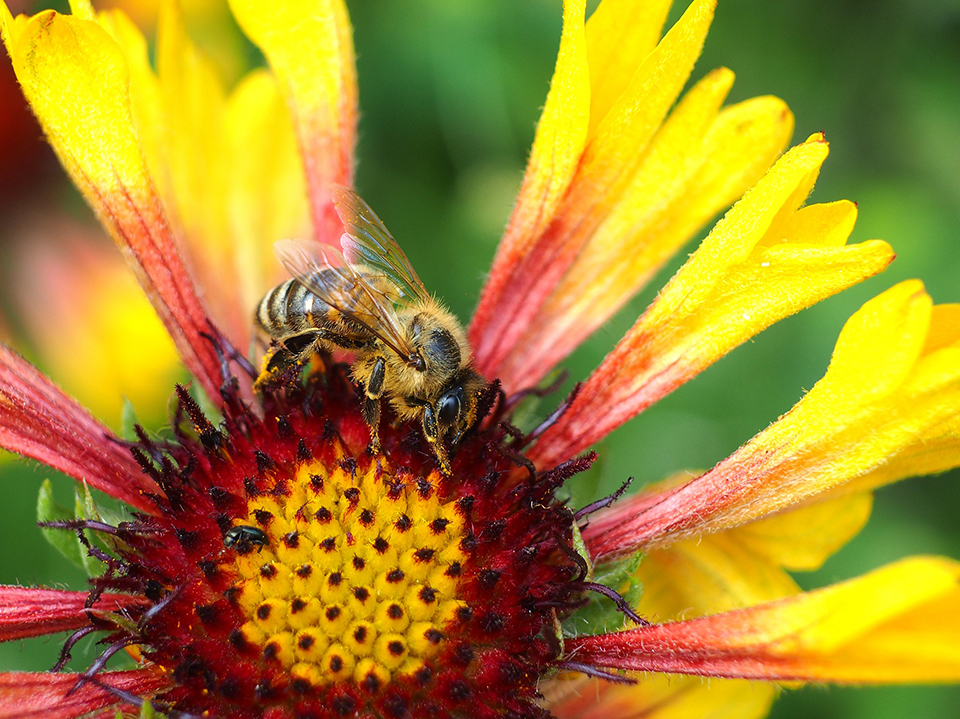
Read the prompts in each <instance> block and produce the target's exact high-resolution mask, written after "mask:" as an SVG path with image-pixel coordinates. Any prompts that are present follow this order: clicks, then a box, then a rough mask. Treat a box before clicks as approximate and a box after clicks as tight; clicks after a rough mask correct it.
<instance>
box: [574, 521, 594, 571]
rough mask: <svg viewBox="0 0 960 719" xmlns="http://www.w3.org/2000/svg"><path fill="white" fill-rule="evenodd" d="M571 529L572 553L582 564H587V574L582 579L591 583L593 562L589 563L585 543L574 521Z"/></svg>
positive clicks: (588, 554)
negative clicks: (580, 559) (574, 553)
mask: <svg viewBox="0 0 960 719" xmlns="http://www.w3.org/2000/svg"><path fill="white" fill-rule="evenodd" d="M572 527H573V551H574V552H576V553H577V554H579V555H580V557H581V558H582V559H583V561H584V562H586V563H587V574H586V576H585V577H584V581H586V582H592V581H594V578H593V562H591V561H590V552H589V551H587V543H586V542H584V541H583V534H582V533H581V532H580V526H579V525H578V524H577V523H576V521H574V522H573V523H572Z"/></svg>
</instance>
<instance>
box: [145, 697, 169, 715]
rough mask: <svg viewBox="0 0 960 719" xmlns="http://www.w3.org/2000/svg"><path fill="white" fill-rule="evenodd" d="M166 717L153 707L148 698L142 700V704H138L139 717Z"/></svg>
mask: <svg viewBox="0 0 960 719" xmlns="http://www.w3.org/2000/svg"><path fill="white" fill-rule="evenodd" d="M166 717H167V715H166V714H161V713H160V712H158V711H157V710H156V709H154V708H153V704H151V703H150V700H149V699H144V700H143V704H142V705H141V706H140V717H139V719H166Z"/></svg>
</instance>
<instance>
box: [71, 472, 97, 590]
mask: <svg viewBox="0 0 960 719" xmlns="http://www.w3.org/2000/svg"><path fill="white" fill-rule="evenodd" d="M82 486H83V491H82V492H81V490H80V488H77V491H76V493H75V494H74V498H73V506H74V513H75V516H76V518H77V519H94V520H97V521H100V519H101V517H100V512H99V511H98V510H97V503H96V502H95V501H94V500H93V493H91V492H90V488H89V487H88V486H87V484H86V482H84V483H83V485H82ZM84 535H85V536H86V537H87V541H89V542H90V543H91V544H93V543H94V540H93V538H92V537H90V535H89V534H88V533H87V531H86V530H84ZM77 543H78V544H80V541H79V540H77ZM81 550H82V552H81V554H80V562H81V566H82V567H83V571H85V572H86V573H87V576H89V577H98V576H100V575H101V574H102V573H103V562H101V561H100V560H99V559H97V558H96V557H91V556H90V553H89V552H88V551H87V548H86V547H84V546H83V545H82V544H81Z"/></svg>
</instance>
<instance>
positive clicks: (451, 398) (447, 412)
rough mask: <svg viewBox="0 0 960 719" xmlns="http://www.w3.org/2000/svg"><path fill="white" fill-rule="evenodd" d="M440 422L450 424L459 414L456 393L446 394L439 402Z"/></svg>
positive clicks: (458, 402)
mask: <svg viewBox="0 0 960 719" xmlns="http://www.w3.org/2000/svg"><path fill="white" fill-rule="evenodd" d="M439 415H440V424H442V425H452V424H453V423H454V422H455V421H456V419H457V417H459V416H460V397H458V396H457V395H456V394H452V393H451V394H448V395H447V396H446V397H444V398H443V400H441V402H440V411H439Z"/></svg>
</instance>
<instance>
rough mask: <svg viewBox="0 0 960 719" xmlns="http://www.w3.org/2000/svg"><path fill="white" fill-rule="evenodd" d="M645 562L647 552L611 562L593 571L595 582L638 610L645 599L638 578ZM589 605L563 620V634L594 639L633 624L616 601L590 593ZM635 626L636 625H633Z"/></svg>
mask: <svg viewBox="0 0 960 719" xmlns="http://www.w3.org/2000/svg"><path fill="white" fill-rule="evenodd" d="M642 561H643V553H642V552H637V553H636V554H632V555H630V556H629V557H625V558H624V559H620V560H617V561H615V562H608V563H606V564H601V565H599V566H597V567H594V568H593V579H592V581H593V582H596V583H597V584H603V585H604V586H606V587H610V588H611V589H613V590H615V591H617V592H619V593H620V596H622V597H623V598H624V600H625V601H626V602H627V605H628V606H630V607H631V608H635V607H636V606H637V605H638V604H639V603H640V597H642V596H643V584H642V583H641V582H640V580H638V579H637V578H636V572H637V569H638V568H639V566H640V562H642ZM587 598H588V600H589V601H588V602H587V604H585V605H584V606H582V607H581V608H580V609H578V610H576V611H575V612H574V613H573V614H571V615H570V616H569V617H567V618H566V619H564V620H563V631H564V634H565V635H566V636H568V637H583V636H593V635H595V634H604V633H606V632H613V631H618V630H620V629H622V628H623V626H624V624H625V623H631V622H630V620H629V619H628V618H627V617H625V616H624V615H623V612H621V611H620V610H619V609H618V608H617V605H616V604H615V603H614V602H613V600H611V599H608V598H607V597H605V596H603V595H602V594H597V593H596V592H590V593H588V594H587ZM631 624H632V623H631Z"/></svg>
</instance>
